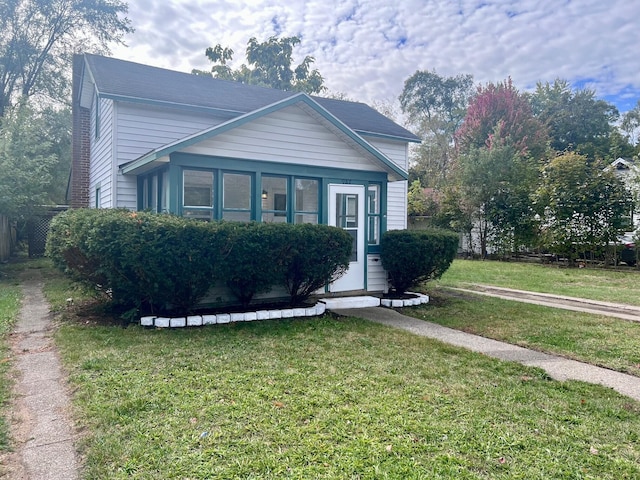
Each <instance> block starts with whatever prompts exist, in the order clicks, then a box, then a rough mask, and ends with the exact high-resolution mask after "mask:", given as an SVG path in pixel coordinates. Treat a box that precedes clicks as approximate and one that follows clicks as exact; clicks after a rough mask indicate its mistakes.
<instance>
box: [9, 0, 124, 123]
mask: <svg viewBox="0 0 640 480" xmlns="http://www.w3.org/2000/svg"><path fill="white" fill-rule="evenodd" d="M127 10H128V6H127V4H126V3H123V2H122V1H120V0H9V1H3V2H2V3H0V117H2V116H3V115H4V112H5V110H6V109H7V108H8V107H9V106H11V105H12V103H13V102H15V101H16V100H17V99H18V98H19V97H31V96H33V95H36V94H41V95H43V96H45V97H47V98H53V99H55V100H61V99H62V98H64V97H65V96H66V93H65V92H66V86H67V84H66V80H67V75H66V71H67V70H68V66H69V64H70V58H71V54H73V53H74V52H76V51H79V50H80V49H82V50H85V51H86V50H91V49H98V50H102V51H108V44H109V43H111V42H117V43H121V42H122V36H123V35H124V34H126V33H130V32H132V31H133V29H132V28H131V26H130V21H129V19H127V18H126V17H124V18H123V17H121V16H122V15H124V14H126V13H127Z"/></svg>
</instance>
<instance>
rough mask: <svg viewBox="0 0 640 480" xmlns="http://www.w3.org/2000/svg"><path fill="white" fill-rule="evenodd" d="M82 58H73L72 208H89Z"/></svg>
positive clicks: (87, 116) (88, 114) (87, 112)
mask: <svg viewBox="0 0 640 480" xmlns="http://www.w3.org/2000/svg"><path fill="white" fill-rule="evenodd" d="M83 70H84V57H83V56H82V55H74V56H73V86H72V107H71V108H72V114H73V128H72V146H71V185H70V195H69V196H70V198H69V201H70V202H69V203H70V205H71V207H72V208H82V207H88V206H89V159H90V154H91V110H90V109H88V108H83V107H82V106H81V105H80V90H81V87H82V73H83Z"/></svg>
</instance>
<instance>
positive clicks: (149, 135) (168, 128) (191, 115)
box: [116, 102, 224, 165]
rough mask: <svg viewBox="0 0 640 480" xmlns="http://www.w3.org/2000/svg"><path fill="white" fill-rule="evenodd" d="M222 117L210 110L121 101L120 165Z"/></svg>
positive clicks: (119, 114)
mask: <svg viewBox="0 0 640 480" xmlns="http://www.w3.org/2000/svg"><path fill="white" fill-rule="evenodd" d="M223 121H224V119H223V118H220V117H216V116H214V115H211V114H204V113H198V112H181V111H179V110H173V109H171V110H170V109H161V108H158V107H152V106H146V105H140V104H133V103H124V102H121V103H119V104H118V116H117V123H118V130H117V139H116V140H117V148H118V151H117V156H118V165H122V164H124V163H127V162H130V161H132V160H135V159H136V158H138V157H141V156H142V155H144V154H145V153H148V152H150V151H152V150H153V149H155V148H158V147H162V146H164V145H166V144H168V143H171V142H173V141H175V140H179V139H181V138H185V137H188V136H189V135H192V134H194V133H196V132H200V131H202V130H205V129H207V128H210V127H212V126H214V125H217V124H219V123H222V122H223Z"/></svg>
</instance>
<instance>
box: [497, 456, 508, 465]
mask: <svg viewBox="0 0 640 480" xmlns="http://www.w3.org/2000/svg"><path fill="white" fill-rule="evenodd" d="M498 463H500V464H505V463H507V459H506V458H504V457H500V458H499V459H498Z"/></svg>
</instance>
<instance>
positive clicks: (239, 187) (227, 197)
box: [222, 173, 251, 218]
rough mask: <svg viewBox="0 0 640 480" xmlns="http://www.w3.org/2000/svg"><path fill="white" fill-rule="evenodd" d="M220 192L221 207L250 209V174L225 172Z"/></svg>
mask: <svg viewBox="0 0 640 480" xmlns="http://www.w3.org/2000/svg"><path fill="white" fill-rule="evenodd" d="M222 194H223V201H222V208H239V209H247V210H249V209H251V176H250V175H243V174H239V173H225V174H224V176H223V190H222ZM225 218H226V216H225Z"/></svg>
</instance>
